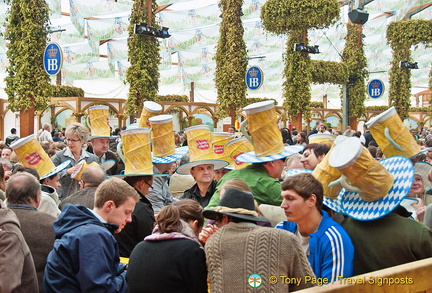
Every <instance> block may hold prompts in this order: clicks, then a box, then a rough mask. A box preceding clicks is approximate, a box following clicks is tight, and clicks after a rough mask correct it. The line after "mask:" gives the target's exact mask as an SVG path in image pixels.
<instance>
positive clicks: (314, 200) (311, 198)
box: [308, 193, 317, 207]
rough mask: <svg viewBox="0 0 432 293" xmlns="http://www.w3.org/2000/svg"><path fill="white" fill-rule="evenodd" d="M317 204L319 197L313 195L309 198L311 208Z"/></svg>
mask: <svg viewBox="0 0 432 293" xmlns="http://www.w3.org/2000/svg"><path fill="white" fill-rule="evenodd" d="M316 203H317V197H316V195H315V194H313V193H312V194H311V196H310V197H309V198H308V204H309V207H314V206H316Z"/></svg>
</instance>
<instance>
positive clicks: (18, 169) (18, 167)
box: [12, 164, 40, 180]
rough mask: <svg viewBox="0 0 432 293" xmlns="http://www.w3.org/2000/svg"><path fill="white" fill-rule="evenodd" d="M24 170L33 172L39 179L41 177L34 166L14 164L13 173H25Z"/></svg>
mask: <svg viewBox="0 0 432 293" xmlns="http://www.w3.org/2000/svg"><path fill="white" fill-rule="evenodd" d="M24 172H25V173H29V174H32V175H33V176H34V177H36V179H37V180H39V179H40V177H39V174H38V172H37V171H36V169H34V168H30V167H25V166H23V165H20V164H16V165H15V166H13V170H12V175H13V174H16V173H24Z"/></svg>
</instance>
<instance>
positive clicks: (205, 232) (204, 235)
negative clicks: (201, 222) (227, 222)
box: [198, 225, 218, 244]
mask: <svg viewBox="0 0 432 293" xmlns="http://www.w3.org/2000/svg"><path fill="white" fill-rule="evenodd" d="M217 230H218V227H217V226H215V225H207V227H205V228H203V229H202V230H201V232H200V234H199V236H198V239H199V241H201V243H203V244H204V243H206V242H207V239H208V238H209V237H210V236H211V235H213V234H214V233H215V232H216V231H217Z"/></svg>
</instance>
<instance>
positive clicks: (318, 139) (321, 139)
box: [309, 133, 336, 147]
mask: <svg viewBox="0 0 432 293" xmlns="http://www.w3.org/2000/svg"><path fill="white" fill-rule="evenodd" d="M335 139H336V136H334V135H333V134H330V133H316V134H312V135H309V143H321V144H325V145H327V146H329V147H331V146H333V142H334V140H335Z"/></svg>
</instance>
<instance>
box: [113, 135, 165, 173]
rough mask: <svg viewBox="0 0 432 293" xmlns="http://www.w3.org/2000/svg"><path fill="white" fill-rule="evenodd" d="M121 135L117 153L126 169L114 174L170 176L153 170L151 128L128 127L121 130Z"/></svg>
mask: <svg viewBox="0 0 432 293" xmlns="http://www.w3.org/2000/svg"><path fill="white" fill-rule="evenodd" d="M120 135H121V138H122V140H121V142H120V143H119V144H118V145H117V153H118V154H119V156H120V158H121V160H122V161H123V162H124V163H125V170H124V171H123V172H122V173H121V174H119V175H113V176H118V177H121V178H124V177H130V176H144V175H153V176H168V175H167V174H155V173H154V171H153V163H152V155H151V142H150V129H149V128H134V129H127V130H123V131H122V132H120Z"/></svg>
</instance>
